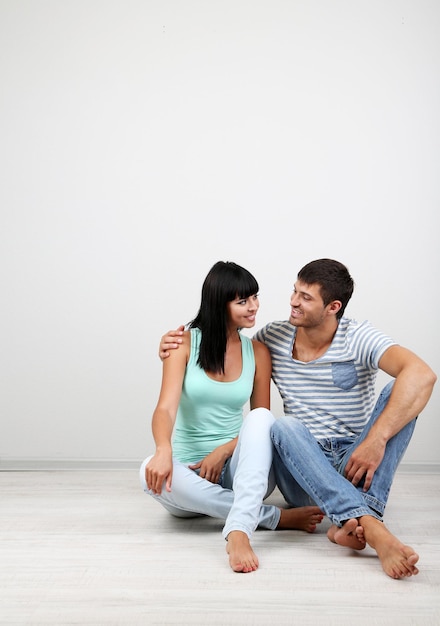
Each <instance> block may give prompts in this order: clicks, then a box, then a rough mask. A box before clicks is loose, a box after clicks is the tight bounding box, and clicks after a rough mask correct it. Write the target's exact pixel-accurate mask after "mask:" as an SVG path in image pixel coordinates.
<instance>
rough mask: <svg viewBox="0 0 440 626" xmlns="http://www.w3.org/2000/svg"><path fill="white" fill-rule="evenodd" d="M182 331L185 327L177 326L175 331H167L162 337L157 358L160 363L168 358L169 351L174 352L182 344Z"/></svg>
mask: <svg viewBox="0 0 440 626" xmlns="http://www.w3.org/2000/svg"><path fill="white" fill-rule="evenodd" d="M184 330H185V326H179V328H178V329H177V330H169V331H168V332H167V333H166V335H163V337H162V339H161V340H160V345H159V357H160V359H161V361H163V360H164V359H166V358H167V357H169V356H170V353H169V351H170V350H175V349H176V348H178V347H179V345H180V344H181V343H182V335H183V331H184Z"/></svg>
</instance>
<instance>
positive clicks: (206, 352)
mask: <svg viewBox="0 0 440 626" xmlns="http://www.w3.org/2000/svg"><path fill="white" fill-rule="evenodd" d="M258 307H259V302H258V283H257V281H256V279H255V278H254V277H253V276H252V274H250V273H249V272H248V271H247V270H246V269H244V268H243V267H241V266H239V265H237V264H235V263H232V262H223V261H219V262H218V263H216V264H215V265H214V266H213V267H212V268H211V270H210V271H209V273H208V275H207V276H206V278H205V281H204V283H203V287H202V297H201V304H200V309H199V312H198V313H197V315H196V317H195V318H194V320H193V321H192V322H191V323H190V324H189V328H188V330H186V331H184V333H183V337H182V345H181V346H180V350H174V351H173V352H172V354H170V357H169V358H167V359H166V360H165V361H164V363H163V377H162V387H161V391H160V396H159V401H158V403H157V406H156V408H155V411H154V413H153V418H152V431H153V436H154V441H155V444H156V451H155V453H154V455H152V456H149V457H148V458H147V459H145V461H144V462H143V464H142V466H141V470H140V475H141V483H142V485H143V488H144V491H145V492H146V493H148V494H150V495H151V496H153V497H154V498H155V499H156V500H157V501H158V502H160V503H161V504H162V505H163V506H164V507H165V508H166V509H167V510H168V511H169V512H170V513H171V514H173V515H175V516H177V517H194V516H195V515H209V516H211V517H215V518H219V519H224V520H226V521H225V525H224V528H223V533H222V534H223V537H224V538H225V539H226V540H227V552H228V554H229V563H230V566H231V567H232V569H233V570H234V571H236V572H251V571H254V570H256V569H257V567H258V558H257V556H256V554H255V553H254V551H253V550H252V547H251V544H250V537H251V535H252V533H253V531H254V530H255V529H256V528H257V526H260V527H261V528H267V529H272V530H274V529H283V528H284V529H287V528H290V529H300V530H306V531H308V532H313V531H314V530H315V528H316V524H318V523H320V522H321V520H322V517H323V515H322V513H321V511H320V510H319V508H318V507H316V506H307V507H300V508H294V509H279V508H278V507H276V506H272V505H265V504H263V500H264V499H265V498H266V497H267V496H268V495H269V494H270V493H271V492H272V491H273V489H274V488H275V482H274V480H273V477H272V474H271V466H272V454H273V448H272V443H271V439H270V428H271V425H272V424H273V422H274V417H273V416H272V414H271V413H270V411H269V407H270V378H271V359H270V355H269V351H268V349H267V348H266V346H264V345H263V344H262V343H259V342H257V341H252V340H251V339H249V338H247V337H245V336H243V335H241V334H240V329H242V328H252V327H253V326H254V325H255V317H256V314H257V311H258ZM248 400H250V407H251V409H252V410H251V411H250V413H249V414H248V415H247V417H246V418H245V419H244V420H243V405H245V403H246V402H247V401H248Z"/></svg>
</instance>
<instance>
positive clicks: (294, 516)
mask: <svg viewBox="0 0 440 626" xmlns="http://www.w3.org/2000/svg"><path fill="white" fill-rule="evenodd" d="M280 510H281V517H280V521H279V522H278V526H277V530H305V531H307V532H308V533H313V532H314V531H315V530H316V526H317V524H320V523H321V522H322V520H323V517H324V514H323V513H322V511H321V509H320V508H319V507H317V506H298V507H295V508H293V509H280Z"/></svg>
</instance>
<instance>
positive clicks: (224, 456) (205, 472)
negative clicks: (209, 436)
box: [189, 439, 237, 484]
mask: <svg viewBox="0 0 440 626" xmlns="http://www.w3.org/2000/svg"><path fill="white" fill-rule="evenodd" d="M236 441H237V440H236V439H234V440H233V441H230V442H229V443H226V444H224V445H223V446H219V447H218V448H216V449H215V450H213V451H212V452H210V453H209V454H208V455H207V456H205V458H204V459H202V460H201V461H199V462H198V463H194V464H193V465H189V468H190V469H193V470H196V469H200V472H199V476H200V478H206V480H209V482H210V483H214V484H217V483H218V481H219V480H220V476H221V473H222V470H223V467H224V465H225V463H226V461H227V460H228V459H229V457H230V456H232V452H233V451H234V448H235V445H236Z"/></svg>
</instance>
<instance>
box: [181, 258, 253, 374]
mask: <svg viewBox="0 0 440 626" xmlns="http://www.w3.org/2000/svg"><path fill="white" fill-rule="evenodd" d="M257 293H258V283H257V280H256V279H255V277H254V276H253V275H252V274H251V273H250V272H248V270H246V269H245V268H244V267H241V266H240V265H237V264H236V263H233V262H232V261H218V262H217V263H215V264H214V265H213V266H212V268H211V269H210V270H209V272H208V275H207V276H206V278H205V280H204V282H203V286H202V298H201V303H200V309H199V312H198V313H197V315H196V317H195V318H194V319H193V320H192V321H191V322H190V323H189V325H188V326H189V328H200V330H201V331H202V338H201V343H200V352H199V358H198V361H197V362H198V364H199V365H200V367H201V368H202V369H204V370H205V371H206V372H215V373H224V367H225V352H226V341H227V322H228V317H227V309H226V305H227V303H228V302H231V301H232V300H235V299H236V298H239V299H241V298H243V299H244V298H248V297H249V296H252V295H254V294H257Z"/></svg>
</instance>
